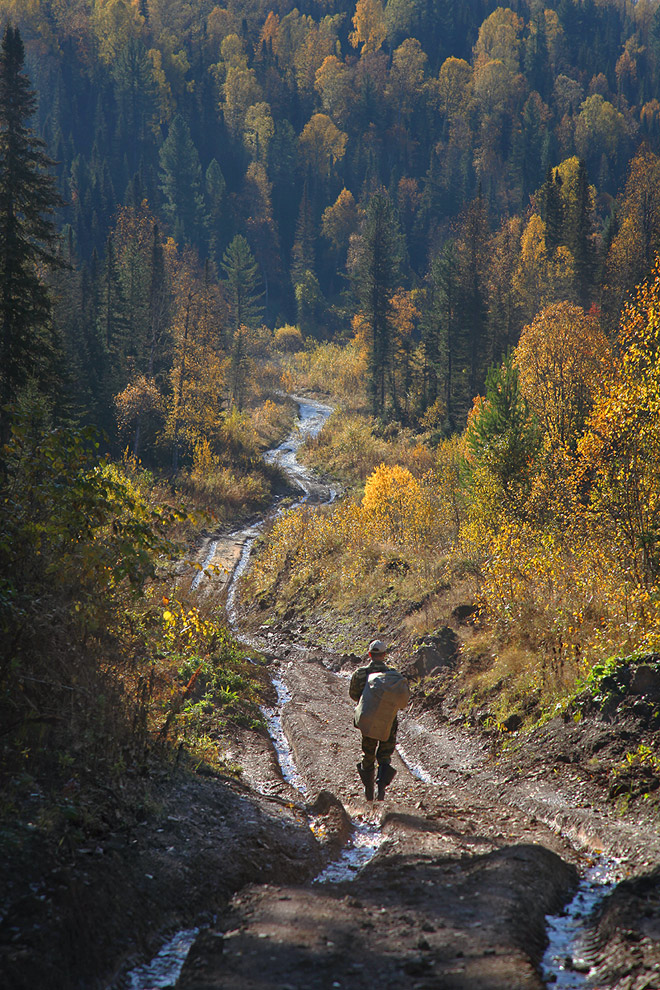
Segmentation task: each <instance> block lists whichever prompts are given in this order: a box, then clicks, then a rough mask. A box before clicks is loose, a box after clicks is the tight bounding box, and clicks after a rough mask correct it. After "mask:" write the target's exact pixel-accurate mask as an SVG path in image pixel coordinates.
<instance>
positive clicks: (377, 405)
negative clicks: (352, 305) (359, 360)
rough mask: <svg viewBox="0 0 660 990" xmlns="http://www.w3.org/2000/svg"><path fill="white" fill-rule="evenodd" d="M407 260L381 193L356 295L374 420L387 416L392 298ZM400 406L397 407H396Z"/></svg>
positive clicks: (366, 236) (372, 211) (369, 221)
mask: <svg viewBox="0 0 660 990" xmlns="http://www.w3.org/2000/svg"><path fill="white" fill-rule="evenodd" d="M402 257H403V243H402V236H401V230H400V228H399V222H398V219H397V216H396V213H395V210H394V207H393V205H392V201H391V200H390V198H389V196H388V195H387V193H385V192H382V191H381V192H377V193H375V194H374V195H373V196H372V197H371V200H370V201H369V205H368V207H367V215H366V219H365V224H364V229H363V231H362V244H361V249H360V255H359V259H358V265H357V272H356V286H355V287H356V292H357V296H358V299H359V302H360V308H361V311H362V316H363V318H364V320H365V323H366V326H367V328H368V333H369V370H368V376H369V380H368V389H369V397H370V401H371V411H372V413H373V414H374V416H379V417H380V416H383V414H384V412H385V398H386V395H385V392H386V383H387V381H388V379H389V376H388V365H389V362H390V360H391V358H392V295H393V294H394V291H395V289H396V288H397V284H398V277H399V271H400V268H401V261H402ZM394 404H395V405H396V403H394Z"/></svg>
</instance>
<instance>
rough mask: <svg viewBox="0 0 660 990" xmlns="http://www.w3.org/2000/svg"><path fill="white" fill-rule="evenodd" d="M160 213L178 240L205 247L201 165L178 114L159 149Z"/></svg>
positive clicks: (206, 222)
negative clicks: (161, 199) (162, 197)
mask: <svg viewBox="0 0 660 990" xmlns="http://www.w3.org/2000/svg"><path fill="white" fill-rule="evenodd" d="M160 177H161V185H160V188H161V192H162V193H163V195H164V197H165V203H164V206H163V212H164V214H165V216H166V217H167V219H168V220H169V222H170V225H171V227H172V231H173V233H174V238H175V240H176V241H177V242H178V243H181V244H182V243H186V244H194V245H195V246H197V247H199V246H202V247H204V246H205V241H206V227H207V224H208V218H207V215H206V211H205V207H204V194H203V184H202V168H201V165H200V163H199V154H198V153H197V148H196V147H195V144H194V142H193V139H192V137H191V136H190V128H189V127H188V125H187V123H186V122H185V120H184V119H183V117H181V116H180V115H177V116H176V117H175V118H174V120H173V121H172V126H171V127H170V133H169V134H168V136H167V138H166V140H165V141H164V143H163V146H162V148H161V149H160Z"/></svg>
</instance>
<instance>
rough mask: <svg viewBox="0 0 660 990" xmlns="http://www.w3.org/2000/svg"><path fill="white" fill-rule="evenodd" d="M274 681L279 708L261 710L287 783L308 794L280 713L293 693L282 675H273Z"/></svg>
mask: <svg viewBox="0 0 660 990" xmlns="http://www.w3.org/2000/svg"><path fill="white" fill-rule="evenodd" d="M272 682H273V687H274V688H275V690H276V691H277V708H262V709H261V711H262V713H263V716H264V718H265V719H266V724H267V725H268V734H269V735H270V738H271V739H272V742H273V746H274V747H275V752H276V753H277V759H278V761H279V764H280V769H281V771H282V776H283V777H284V779H285V780H286V782H287V784H291V785H292V786H293V787H295V788H296V790H297V791H300V793H301V794H306V793H307V788H306V786H305V782H304V781H303V779H302V777H301V776H300V774H299V773H298V770H297V768H296V764H295V762H294V759H293V753H292V752H291V747H290V746H289V740H288V739H287V737H286V733H285V731H284V727H283V725H282V716H281V715H280V711H281V709H282V708H283V707H284V705H285V704H286V703H287V701H291V695H290V693H289V689H288V688H287V686H286V684H285V683H284V681H283V680H282V679H281V678H280V677H273V679H272Z"/></svg>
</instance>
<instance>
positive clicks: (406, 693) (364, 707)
mask: <svg viewBox="0 0 660 990" xmlns="http://www.w3.org/2000/svg"><path fill="white" fill-rule="evenodd" d="M409 700H410V687H409V685H408V679H407V677H404V676H403V674H400V673H399V671H398V670H376V671H374V672H373V673H372V674H369V676H368V677H367V682H366V684H365V685H364V691H363V692H362V696H361V698H360V700H359V701H358V703H357V706H356V708H355V719H354V722H355V725H356V726H357V727H358V729H359V730H360V732H361V733H362V735H363V736H369V738H370V739H379V740H380V741H381V742H385V741H386V740H387V739H389V737H390V732H391V731H392V723H393V722H394V719H395V718H396V713H397V712H398V711H400V709H402V708H405V707H406V705H407V704H408V702H409Z"/></svg>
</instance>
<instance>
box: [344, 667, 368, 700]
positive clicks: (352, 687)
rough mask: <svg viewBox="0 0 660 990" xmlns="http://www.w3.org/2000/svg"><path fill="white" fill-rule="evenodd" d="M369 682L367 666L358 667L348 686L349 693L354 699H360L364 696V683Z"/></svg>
mask: <svg viewBox="0 0 660 990" xmlns="http://www.w3.org/2000/svg"><path fill="white" fill-rule="evenodd" d="M366 683H367V668H366V667H358V669H357V670H356V671H354V673H353V676H352V677H351V683H350V684H349V686H348V693H349V695H350V697H351V698H352V699H353V701H359V700H360V698H361V697H362V692H363V691H364V685H365V684H366Z"/></svg>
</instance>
